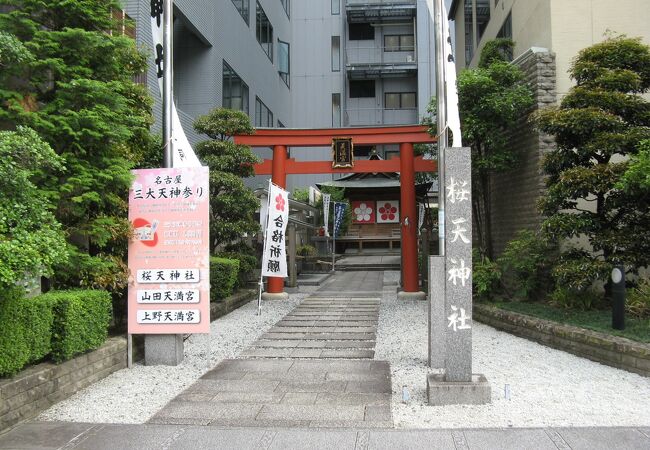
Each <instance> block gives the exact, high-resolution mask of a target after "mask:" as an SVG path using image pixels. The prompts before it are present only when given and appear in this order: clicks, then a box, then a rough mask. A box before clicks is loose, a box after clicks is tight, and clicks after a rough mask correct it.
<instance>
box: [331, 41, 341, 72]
mask: <svg viewBox="0 0 650 450" xmlns="http://www.w3.org/2000/svg"><path fill="white" fill-rule="evenodd" d="M340 70H341V36H332V72H339V71H340Z"/></svg>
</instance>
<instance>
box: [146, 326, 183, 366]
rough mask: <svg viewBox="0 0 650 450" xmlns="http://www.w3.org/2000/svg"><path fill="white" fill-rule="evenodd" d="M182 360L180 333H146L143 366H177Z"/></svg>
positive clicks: (181, 336)
mask: <svg viewBox="0 0 650 450" xmlns="http://www.w3.org/2000/svg"><path fill="white" fill-rule="evenodd" d="M181 362H183V335H182V334H146V335H145V336H144V365H145V366H177V365H179V364H180V363H181Z"/></svg>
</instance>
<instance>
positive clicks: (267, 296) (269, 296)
mask: <svg viewBox="0 0 650 450" xmlns="http://www.w3.org/2000/svg"><path fill="white" fill-rule="evenodd" d="M288 299H289V294H287V293H286V292H277V293H272V292H262V300H288Z"/></svg>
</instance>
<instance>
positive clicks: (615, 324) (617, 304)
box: [611, 264, 625, 330]
mask: <svg viewBox="0 0 650 450" xmlns="http://www.w3.org/2000/svg"><path fill="white" fill-rule="evenodd" d="M611 276H612V328H614V329H615V330H624V329H625V266H623V265H622V264H617V265H616V266H614V269H613V270H612V275H611Z"/></svg>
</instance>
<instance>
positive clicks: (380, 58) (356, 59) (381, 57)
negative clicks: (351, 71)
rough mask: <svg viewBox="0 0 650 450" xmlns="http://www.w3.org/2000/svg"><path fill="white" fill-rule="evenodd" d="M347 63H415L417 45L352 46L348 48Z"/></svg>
mask: <svg viewBox="0 0 650 450" xmlns="http://www.w3.org/2000/svg"><path fill="white" fill-rule="evenodd" d="M346 63H347V64H415V63H417V60H416V55H415V47H399V48H397V47H377V46H372V47H351V46H350V43H348V45H347V48H346Z"/></svg>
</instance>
